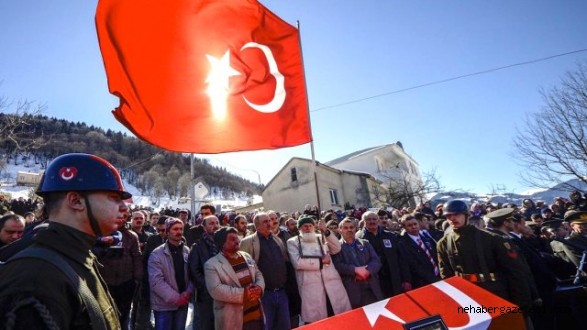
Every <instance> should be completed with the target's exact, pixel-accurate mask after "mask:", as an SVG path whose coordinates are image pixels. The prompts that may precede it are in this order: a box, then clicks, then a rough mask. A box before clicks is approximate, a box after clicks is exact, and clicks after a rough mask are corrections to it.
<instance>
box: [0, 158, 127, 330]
mask: <svg viewBox="0 0 587 330" xmlns="http://www.w3.org/2000/svg"><path fill="white" fill-rule="evenodd" d="M37 194H39V195H40V196H42V197H43V198H44V202H45V213H46V216H47V217H48V219H49V226H48V227H47V229H46V230H44V231H42V232H39V233H38V234H37V235H36V236H35V237H34V238H33V242H32V245H30V246H29V247H27V248H26V249H24V250H22V251H21V252H19V253H18V254H16V255H15V256H13V257H12V258H11V259H9V260H8V262H7V263H6V264H4V265H1V266H0V324H2V325H3V326H4V327H5V329H120V327H121V326H120V322H119V315H118V311H117V309H116V307H115V305H114V303H113V301H112V298H111V297H110V294H109V293H108V290H107V287H106V285H105V284H104V281H103V280H102V278H101V277H100V275H99V273H98V269H97V263H96V262H95V256H94V255H93V254H92V253H91V252H90V248H91V247H92V245H93V244H94V242H95V240H96V237H98V236H102V235H103V234H107V233H111V232H113V231H115V230H116V229H117V228H118V226H119V225H120V224H121V223H123V222H124V221H125V220H126V216H127V215H128V212H129V211H128V208H127V206H126V204H125V202H124V200H125V199H128V198H130V197H131V194H130V193H128V192H127V191H126V190H125V189H124V187H123V184H122V180H121V178H120V175H119V173H118V171H117V170H116V169H115V168H114V166H112V165H111V164H110V163H109V162H108V161H106V160H104V159H102V158H100V157H98V156H94V155H89V154H65V155H62V156H59V157H57V158H56V159H54V160H53V161H52V162H51V163H50V164H49V166H48V167H47V170H46V171H45V173H44V175H43V177H42V179H41V183H40V185H39V188H38V190H37Z"/></svg>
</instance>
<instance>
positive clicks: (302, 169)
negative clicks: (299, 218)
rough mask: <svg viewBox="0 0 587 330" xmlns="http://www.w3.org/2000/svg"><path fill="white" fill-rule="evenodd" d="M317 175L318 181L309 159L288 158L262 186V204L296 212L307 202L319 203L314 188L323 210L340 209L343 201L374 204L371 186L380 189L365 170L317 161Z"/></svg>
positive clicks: (310, 203) (354, 204)
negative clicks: (349, 168)
mask: <svg viewBox="0 0 587 330" xmlns="http://www.w3.org/2000/svg"><path fill="white" fill-rule="evenodd" d="M316 176H317V178H318V180H317V181H316V180H315V179H314V172H313V168H312V160H310V159H304V158H298V157H294V158H292V159H290V160H289V161H288V162H287V164H285V166H284V167H283V168H282V169H281V170H280V171H279V172H278V173H277V174H276V175H275V176H274V177H273V179H271V181H269V183H267V186H266V187H265V189H264V190H263V206H264V208H265V209H266V210H268V209H272V210H276V211H287V212H295V211H303V210H304V207H305V205H307V204H308V205H311V206H314V205H316V206H318V205H317V204H318V203H317V201H318V198H317V196H316V191H317V190H318V194H319V195H320V205H319V206H320V208H321V209H322V210H328V209H333V210H343V209H344V207H345V204H348V205H351V206H356V207H359V206H366V207H374V206H377V205H375V203H376V202H377V199H376V198H375V197H376V195H377V193H376V192H375V191H374V189H379V187H380V185H379V183H378V181H377V180H376V179H375V178H374V177H373V176H371V175H370V174H368V173H361V172H356V171H346V170H339V169H336V168H333V167H330V166H327V165H324V164H320V163H318V162H316ZM316 182H317V187H318V188H316Z"/></svg>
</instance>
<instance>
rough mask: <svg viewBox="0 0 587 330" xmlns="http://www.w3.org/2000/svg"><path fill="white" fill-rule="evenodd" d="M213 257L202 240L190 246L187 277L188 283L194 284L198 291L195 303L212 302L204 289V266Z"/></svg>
mask: <svg viewBox="0 0 587 330" xmlns="http://www.w3.org/2000/svg"><path fill="white" fill-rule="evenodd" d="M213 256H214V254H212V252H211V251H210V249H209V248H208V245H207V244H206V242H205V241H204V239H201V240H200V241H199V242H198V243H195V244H194V245H193V246H192V249H191V251H190V254H189V256H188V267H189V276H190V281H191V282H192V283H193V284H194V287H195V289H196V290H197V291H198V295H197V297H196V299H197V301H204V300H209V301H212V297H211V296H210V294H209V293H208V290H207V289H206V280H205V276H204V264H205V263H206V261H208V259H210V258H212V257H213Z"/></svg>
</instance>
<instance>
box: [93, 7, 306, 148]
mask: <svg viewBox="0 0 587 330" xmlns="http://www.w3.org/2000/svg"><path fill="white" fill-rule="evenodd" d="M96 28H97V33H98V40H99V43H100V50H101V53H102V57H103V60H104V66H105V69H106V74H107V76H108V88H109V90H110V92H111V93H112V94H114V95H116V96H118V97H119V98H120V106H119V107H118V108H117V109H115V110H114V111H113V113H114V116H115V117H116V119H117V120H118V121H120V122H121V123H122V124H124V125H125V126H126V127H127V128H128V129H129V130H131V131H132V132H133V133H134V134H135V135H136V136H137V137H139V138H140V139H142V140H145V141H147V142H149V143H151V144H154V145H156V146H158V147H161V148H164V149H168V150H172V151H180V152H193V153H204V154H205V153H220V152H229V151H241V150H258V149H276V148H282V147H289V146H295V145H300V144H304V143H307V142H310V141H311V139H312V138H311V132H310V122H309V116H308V108H307V104H308V102H307V99H306V98H307V96H306V86H305V78H304V70H303V65H302V54H301V49H300V42H299V33H298V30H297V29H296V28H294V27H293V26H291V25H289V24H287V23H286V22H284V21H283V20H281V19H280V18H279V17H278V16H276V15H275V14H273V13H272V12H271V11H269V10H268V9H267V8H265V7H264V6H263V5H261V4H260V3H259V2H257V1H255V0H174V1H163V0H150V1H145V0H124V1H121V0H100V1H99V3H98V8H97V10H96Z"/></svg>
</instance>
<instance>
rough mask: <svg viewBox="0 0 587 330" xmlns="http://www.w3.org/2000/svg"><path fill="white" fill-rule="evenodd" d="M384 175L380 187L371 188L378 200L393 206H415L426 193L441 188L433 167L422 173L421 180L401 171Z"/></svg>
mask: <svg viewBox="0 0 587 330" xmlns="http://www.w3.org/2000/svg"><path fill="white" fill-rule="evenodd" d="M385 177H386V180H385V181H384V182H383V183H382V184H381V187H382V189H373V192H374V194H375V198H376V199H377V200H378V201H380V202H381V203H383V204H385V205H388V206H391V207H394V208H402V207H407V206H416V203H417V201H422V200H425V199H426V196H427V195H429V194H432V193H437V192H440V191H442V190H443V187H442V186H441V184H440V180H439V178H438V176H437V175H436V170H435V169H433V170H431V171H430V172H425V173H423V174H422V180H414V179H413V177H412V176H411V175H410V174H409V173H407V172H403V171H402V172H400V174H399V175H393V176H391V175H390V176H385ZM374 188H376V187H374Z"/></svg>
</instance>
